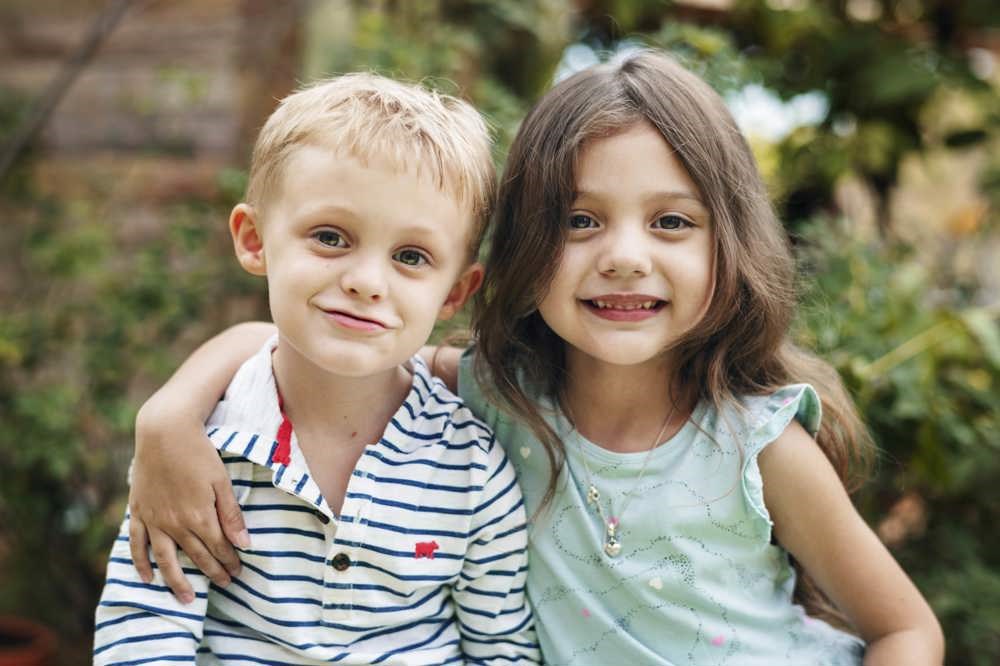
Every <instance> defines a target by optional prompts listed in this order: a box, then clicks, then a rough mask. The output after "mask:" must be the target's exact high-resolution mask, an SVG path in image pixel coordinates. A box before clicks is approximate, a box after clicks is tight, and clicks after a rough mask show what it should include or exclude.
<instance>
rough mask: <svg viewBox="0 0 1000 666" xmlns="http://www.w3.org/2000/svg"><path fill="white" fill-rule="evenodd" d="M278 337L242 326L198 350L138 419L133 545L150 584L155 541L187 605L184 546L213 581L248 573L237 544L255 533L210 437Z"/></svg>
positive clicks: (268, 329)
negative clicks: (253, 363) (219, 414)
mask: <svg viewBox="0 0 1000 666" xmlns="http://www.w3.org/2000/svg"><path fill="white" fill-rule="evenodd" d="M273 333H274V326H273V325H271V324H260V323H251V324H240V325H237V326H234V327H233V328H230V329H228V330H227V331H224V332H223V333H221V334H220V335H218V336H216V337H214V338H212V339H211V340H209V341H208V342H206V343H205V344H204V345H202V346H201V347H200V348H199V349H197V350H196V351H195V352H194V353H193V354H192V355H191V357H190V358H188V360H187V361H185V362H184V364H183V365H181V367H180V368H179V369H178V370H177V372H176V373H175V374H174V376H173V377H171V378H170V380H169V381H168V382H167V383H166V384H165V385H164V386H163V388H161V389H160V390H159V391H158V392H157V393H156V394H155V395H153V397H152V398H150V399H149V401H148V402H147V403H146V404H145V405H143V407H142V409H140V410H139V414H138V416H137V417H136V449H135V459H134V461H133V463H132V482H131V491H130V493H129V513H130V520H129V545H130V547H131V550H132V560H133V562H134V563H135V568H136V570H137V571H138V573H139V575H140V576H141V577H142V579H143V580H144V581H146V582H150V581H152V579H153V571H152V566H151V565H150V561H149V551H148V548H147V544H151V545H152V550H153V556H154V559H155V560H156V566H157V567H158V568H159V569H160V574H161V576H162V577H163V580H164V582H165V583H166V584H167V585H168V586H169V587H170V589H171V590H172V591H173V593H174V594H175V595H176V596H177V598H178V599H180V600H181V601H183V602H185V603H188V602H189V601H190V600H193V596H192V589H191V586H190V584H189V583H188V581H187V579H186V578H185V576H184V573H183V571H182V570H181V567H180V565H179V564H178V561H177V547H178V546H180V547H181V548H182V549H183V550H184V552H185V553H186V554H187V555H188V556H189V557H190V558H191V560H192V561H193V562H194V563H195V565H196V566H198V568H199V569H201V570H202V571H203V572H204V573H205V575H207V576H208V577H209V578H211V580H212V582H214V583H215V584H216V585H219V586H222V587H224V586H226V585H228V584H229V582H230V577H231V576H235V575H238V574H239V572H240V561H239V558H238V556H237V554H236V551H235V550H234V549H233V547H232V545H231V543H232V544H235V545H237V546H239V547H241V548H249V547H250V535H249V533H248V532H247V530H246V526H245V525H244V523H243V514H242V512H241V511H240V507H239V505H238V504H237V502H236V497H235V495H234V494H233V488H232V484H231V483H230V480H229V475H228V473H227V472H226V469H225V466H224V465H223V464H222V461H221V460H220V459H219V456H218V454H217V453H216V451H215V447H214V446H212V443H211V442H210V441H208V438H207V437H206V436H205V428H204V421H205V419H207V418H208V416H209V415H210V414H211V413H212V410H213V409H214V407H215V404H216V402H218V400H219V397H220V396H221V395H222V394H223V393H224V392H225V390H226V387H227V386H228V385H229V382H230V381H231V380H232V377H233V375H234V374H235V373H236V370H237V369H238V368H239V366H240V365H241V364H242V363H243V362H244V361H245V360H246V359H247V358H249V357H250V356H251V355H252V354H253V353H255V352H256V351H257V350H258V349H259V348H260V346H261V345H262V344H263V343H264V341H265V340H266V339H267V338H268V337H270V336H271V335H272V334H273Z"/></svg>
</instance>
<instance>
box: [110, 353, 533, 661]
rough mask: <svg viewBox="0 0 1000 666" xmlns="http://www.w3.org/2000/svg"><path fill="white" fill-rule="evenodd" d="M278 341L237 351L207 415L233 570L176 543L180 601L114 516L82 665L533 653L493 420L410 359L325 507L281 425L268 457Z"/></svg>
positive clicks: (518, 544)
mask: <svg viewBox="0 0 1000 666" xmlns="http://www.w3.org/2000/svg"><path fill="white" fill-rule="evenodd" d="M275 343H276V338H275V339H272V340H271V341H269V342H268V344H267V345H265V347H264V348H263V349H262V350H261V351H260V352H259V353H258V354H257V355H256V356H254V357H253V358H251V359H250V360H249V361H247V363H245V364H244V365H243V367H242V368H241V369H240V370H239V372H238V373H237V375H236V376H235V377H234V379H233V382H232V383H231V384H230V386H229V389H228V390H227V392H226V395H225V397H224V399H223V401H222V402H220V403H219V405H218V406H217V408H216V410H215V411H214V413H213V414H212V417H211V418H210V419H209V423H208V426H207V432H208V435H209V439H211V440H212V442H213V443H214V444H215V446H216V448H217V449H218V450H219V455H220V456H221V457H222V460H223V462H224V463H225V465H226V468H227V470H228V471H229V475H230V477H231V479H232V481H233V488H234V491H235V493H236V497H237V500H238V501H239V503H240V506H241V507H242V509H243V515H244V518H245V520H246V523H247V527H248V528H249V531H250V534H251V539H252V541H253V545H252V547H251V548H250V549H247V550H240V551H239V553H240V559H241V561H242V564H243V569H242V572H241V574H240V575H239V576H238V577H236V578H234V579H233V581H232V583H231V584H230V585H229V586H228V587H226V588H225V589H223V588H219V587H216V586H215V585H212V584H211V582H210V581H209V580H208V578H207V577H205V576H204V575H203V574H202V573H201V572H200V571H199V570H198V569H197V568H195V567H194V565H193V564H192V563H191V561H190V560H189V559H188V558H187V557H186V556H184V555H183V554H181V562H182V565H183V566H184V571H185V572H186V574H187V575H188V578H189V580H190V581H191V583H192V585H193V587H194V590H195V595H196V598H195V601H194V602H193V603H191V604H189V605H183V604H181V603H180V602H179V601H177V600H176V599H175V598H174V597H173V595H172V594H171V593H170V590H169V589H168V588H167V587H166V586H165V585H164V582H163V579H162V577H161V576H160V573H159V571H158V570H157V569H155V568H154V573H155V578H154V580H153V582H152V583H151V584H145V583H143V582H142V580H141V579H140V578H139V577H138V574H137V573H136V571H135V568H134V566H133V563H132V559H131V556H130V552H129V544H128V516H126V517H125V521H124V523H123V525H122V528H121V531H120V532H119V536H118V538H117V540H116V542H115V544H114V547H113V549H112V552H111V558H110V561H109V563H108V573H107V581H106V583H105V587H104V592H103V594H102V596H101V601H100V604H99V606H98V608H97V619H96V628H95V635H94V664H99V665H102V666H103V665H108V666H111V665H118V666H125V665H132V664H135V665H139V664H177V663H197V664H269V665H270V664H274V665H278V664H281V665H284V664H296V665H299V664H319V663H326V662H335V663H338V664H386V665H397V664H398V665H406V666H410V665H417V664H421V665H429V664H463V663H472V664H511V663H536V662H537V661H538V659H539V652H538V646H537V643H536V639H535V633H534V630H533V628H532V617H531V611H530V609H529V607H528V602H527V600H526V597H525V593H524V582H525V574H526V571H527V548H526V530H525V513H524V505H523V499H522V497H521V491H520V489H519V488H518V486H517V483H516V479H515V476H514V470H513V468H512V466H511V464H510V463H509V461H508V459H507V457H506V456H505V455H504V452H503V449H502V447H500V446H499V445H498V444H497V443H496V442H495V441H494V439H493V435H492V433H491V432H490V430H489V429H488V428H486V426H485V425H483V423H482V422H480V421H478V420H477V419H476V418H475V417H473V416H472V413H471V412H470V411H469V410H468V409H467V408H466V407H465V406H464V405H463V404H462V402H461V401H460V400H459V399H458V398H456V397H455V396H454V395H453V394H451V393H450V392H449V391H448V390H447V389H446V388H445V387H444V385H443V384H442V383H441V382H440V381H439V380H437V379H435V378H432V377H431V376H430V373H429V372H428V371H427V367H426V366H425V365H424V363H423V362H422V361H421V360H420V359H419V358H416V357H415V358H414V359H413V360H412V361H411V363H410V365H411V371H412V374H413V382H412V385H411V388H410V391H409V394H408V395H407V397H406V399H405V401H404V402H403V404H402V405H401V406H400V408H399V410H397V411H396V413H395V415H394V416H393V418H392V419H391V420H390V422H389V424H388V426H387V427H386V430H385V433H384V434H383V436H382V438H381V439H380V440H379V441H378V442H376V443H374V444H370V445H368V446H367V447H366V448H365V450H364V452H363V453H362V455H361V457H360V459H359V460H358V463H357V466H356V467H355V469H354V472H353V475H352V477H351V479H350V482H349V485H348V487H347V493H346V496H345V498H344V503H343V507H342V509H341V513H340V516H336V515H334V513H333V512H332V511H331V509H330V508H329V506H328V505H327V503H326V501H325V500H324V499H323V496H322V494H321V493H320V490H319V487H318V486H317V485H316V483H315V481H314V480H313V478H312V476H311V475H310V474H309V470H308V467H307V466H306V461H305V459H304V457H303V455H302V453H301V450H300V449H299V448H298V444H297V441H296V438H295V436H294V433H293V435H292V438H291V460H290V462H289V464H288V465H287V466H286V465H284V464H281V463H279V462H274V461H272V459H271V458H272V454H273V451H274V449H275V448H276V446H277V442H276V441H275V435H276V433H277V431H278V427H279V425H280V423H281V420H282V417H281V412H280V410H279V407H278V398H277V390H276V387H275V382H274V377H273V374H272V370H271V350H272V349H273V346H274V344H275ZM154 567H155V565H154Z"/></svg>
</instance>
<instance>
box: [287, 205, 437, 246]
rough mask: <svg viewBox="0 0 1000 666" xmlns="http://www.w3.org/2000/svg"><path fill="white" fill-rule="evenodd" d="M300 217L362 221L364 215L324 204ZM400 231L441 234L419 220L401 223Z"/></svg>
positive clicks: (427, 235)
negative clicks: (343, 218)
mask: <svg viewBox="0 0 1000 666" xmlns="http://www.w3.org/2000/svg"><path fill="white" fill-rule="evenodd" d="M298 217H299V218H300V219H303V220H307V221H309V222H315V221H317V219H320V220H321V219H323V218H326V217H346V218H348V219H350V220H353V221H362V216H361V215H360V214H359V213H358V212H357V211H356V210H354V209H353V208H351V207H350V206H342V205H340V204H323V205H320V206H316V207H314V208H308V209H306V210H304V211H302V212H301V213H300V214H299V216H298ZM399 232H400V233H401V234H404V235H418V236H425V237H430V238H433V237H434V236H436V235H440V230H436V229H435V228H434V227H433V226H431V225H425V224H421V223H420V222H419V221H416V222H410V223H408V224H405V225H400V227H399Z"/></svg>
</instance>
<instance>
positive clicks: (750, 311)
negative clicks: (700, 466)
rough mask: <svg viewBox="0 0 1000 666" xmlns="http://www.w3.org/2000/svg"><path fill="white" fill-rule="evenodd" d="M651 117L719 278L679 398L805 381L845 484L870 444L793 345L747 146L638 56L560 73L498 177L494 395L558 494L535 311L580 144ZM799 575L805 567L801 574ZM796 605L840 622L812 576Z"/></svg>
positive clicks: (777, 247) (789, 282)
mask: <svg viewBox="0 0 1000 666" xmlns="http://www.w3.org/2000/svg"><path fill="white" fill-rule="evenodd" d="M638 122H648V123H649V124H651V125H652V126H653V127H655V128H656V129H657V130H658V131H659V132H660V133H661V134H662V136H663V138H664V140H665V141H666V142H667V144H668V145H669V146H670V147H671V148H672V149H673V151H674V155H675V156H676V157H677V159H679V160H680V162H681V163H682V165H683V166H684V168H685V169H686V170H687V172H688V174H689V175H690V176H691V178H692V180H693V181H694V182H695V183H696V184H697V186H698V187H699V189H700V192H701V195H702V198H703V201H704V202H705V204H706V206H707V207H708V208H709V211H710V212H711V216H712V224H713V228H714V235H715V273H716V281H715V287H714V291H713V294H712V301H711V303H710V305H709V308H708V311H707V312H706V314H705V316H704V317H703V318H702V320H701V321H699V322H698V323H697V324H696V325H695V326H694V327H693V328H692V329H691V330H689V331H687V332H686V333H685V334H684V335H683V336H682V338H681V339H680V340H678V341H677V342H676V343H675V344H674V345H673V346H672V349H671V351H672V352H673V354H674V355H675V357H676V358H677V359H678V363H679V365H678V374H677V377H676V378H675V379H676V386H678V387H681V388H683V389H684V390H686V391H688V392H689V393H688V395H683V396H678V397H679V399H681V400H685V401H691V402H693V401H695V400H706V401H709V402H711V403H713V404H715V405H716V407H719V408H721V407H723V406H724V405H725V404H727V403H730V404H731V403H736V402H738V399H739V397H740V396H747V395H766V394H770V393H773V392H774V391H776V390H777V389H779V388H780V387H782V386H784V385H787V384H790V383H799V382H807V383H810V384H812V385H813V386H814V387H815V388H816V390H817V391H818V393H819V395H820V397H821V402H822V409H823V412H824V419H823V423H822V426H821V429H820V431H819V433H818V435H817V441H818V443H819V445H820V447H821V448H822V449H823V452H824V453H825V454H826V456H827V458H828V459H829V460H830V462H831V463H832V464H833V466H834V468H835V469H836V470H837V473H838V474H839V475H840V478H841V480H842V481H843V482H844V485H845V486H846V487H847V488H848V490H851V491H853V490H854V489H856V488H857V487H858V486H859V485H860V484H861V482H862V480H863V479H864V478H866V476H867V471H868V468H869V465H870V462H871V455H872V451H873V446H872V442H871V439H870V437H869V435H868V432H867V430H866V428H865V427H864V425H863V423H862V421H861V419H860V418H859V416H858V413H857V411H856V409H855V407H854V404H853V402H852V400H851V399H850V397H849V396H848V394H847V392H846V391H845V389H844V387H843V385H842V383H841V381H840V379H839V377H838V375H837V373H836V371H835V370H833V368H831V367H830V366H829V365H828V364H826V363H825V362H823V361H822V360H820V359H819V358H817V357H816V356H814V355H812V354H810V353H809V352H807V351H805V350H803V349H799V348H797V347H796V346H795V345H794V344H793V343H792V342H791V341H790V338H789V326H790V324H791V320H792V317H793V311H794V304H795V288H794V283H793V277H794V262H793V259H792V255H791V251H790V248H789V245H788V240H787V237H786V234H785V232H784V230H783V228H782V226H781V225H780V223H779V222H778V220H777V218H776V216H775V213H774V210H773V208H772V206H771V204H770V201H769V198H768V196H767V191H766V189H765V186H764V184H763V182H762V180H761V177H760V174H759V172H758V169H757V165H756V162H755V160H754V157H753V154H752V152H751V151H750V148H749V146H748V144H747V142H746V140H745V138H744V137H743V135H742V134H741V133H740V131H739V129H738V128H737V126H736V123H735V122H734V121H733V119H732V116H731V115H730V113H729V111H728V110H727V109H726V107H725V105H724V104H723V102H722V100H721V98H720V97H719V95H718V94H716V93H715V91H713V90H712V89H711V88H710V87H709V86H708V85H707V84H706V83H705V82H704V81H702V80H701V79H699V78H698V77H697V76H696V75H694V74H693V73H691V72H689V71H688V70H686V69H685V68H684V67H682V66H681V65H679V64H678V63H677V62H675V61H674V60H673V59H672V58H670V57H668V56H666V55H664V54H662V53H659V52H655V51H641V52H638V53H635V54H630V55H629V56H627V57H625V58H624V59H621V60H617V61H615V62H613V63H608V64H604V65H599V66H596V67H592V68H590V69H587V70H584V71H582V72H579V73H577V74H575V75H574V76H572V77H570V78H568V79H566V80H565V81H563V82H561V83H560V84H558V85H557V86H555V87H554V88H553V89H552V90H551V91H549V92H548V93H547V94H546V95H545V97H543V98H542V100H541V101H540V102H539V103H538V104H537V105H536V106H535V107H534V109H532V111H531V112H530V113H529V114H528V116H527V118H526V119H525V120H524V122H523V124H522V126H521V129H520V131H519V132H518V135H517V137H516V138H515V140H514V143H513V144H512V146H511V149H510V154H509V156H508V159H507V166H506V169H505V171H504V174H503V176H502V178H501V185H500V192H499V198H498V206H497V212H496V222H495V229H494V232H493V234H492V243H491V247H490V251H489V254H488V258H487V269H486V277H485V282H484V285H483V288H482V290H481V291H480V292H479V295H478V296H477V298H476V299H475V301H474V303H475V315H474V327H475V333H476V339H477V346H478V353H477V355H476V358H477V361H476V368H475V371H476V375H477V379H478V381H479V383H480V385H481V386H483V387H486V390H487V391H488V392H489V394H490V397H491V398H492V399H493V401H494V402H495V403H496V404H498V405H499V406H501V407H502V408H503V409H504V410H505V411H508V412H509V413H511V414H512V415H513V416H514V417H515V418H517V419H519V420H521V421H523V422H525V423H526V424H528V425H529V426H530V427H531V429H532V431H533V432H534V433H535V435H536V436H537V437H538V439H539V441H541V442H542V444H543V445H544V448H545V451H546V455H547V457H548V460H549V463H550V465H551V470H552V474H551V476H550V479H549V484H548V487H547V490H546V493H545V495H544V497H543V501H542V506H543V507H544V506H546V505H547V504H548V503H549V502H550V501H551V499H552V497H553V495H554V493H555V490H556V479H557V473H558V470H559V469H561V467H562V465H563V463H564V461H565V451H564V449H563V445H562V442H561V441H560V439H559V437H558V436H557V434H556V433H555V431H554V430H553V429H552V428H551V427H550V426H549V425H548V423H546V421H545V419H544V416H543V414H542V413H541V412H540V410H539V407H538V405H537V404H536V403H535V401H534V400H533V399H532V396H533V395H538V394H545V395H548V396H551V397H553V398H556V399H558V398H559V397H560V396H561V395H562V392H563V387H564V382H565V378H566V366H565V343H564V342H563V341H562V340H561V339H560V338H559V337H558V336H557V335H556V334H555V333H554V332H553V331H552V330H551V329H550V328H549V327H548V326H547V325H546V324H545V322H544V321H543V320H542V318H541V317H540V315H539V314H538V309H537V308H538V304H539V302H540V301H541V299H542V297H543V296H544V294H545V291H546V289H547V288H548V285H549V283H550V281H551V280H552V277H553V274H554V272H555V270H556V268H557V266H558V264H559V260H560V256H561V252H562V248H563V245H564V242H565V234H566V225H565V223H564V220H565V219H566V216H567V215H568V213H569V209H570V206H571V204H572V199H573V192H574V189H575V187H574V185H575V173H574V172H575V167H576V162H577V158H578V156H579V153H580V150H581V148H582V147H583V145H584V144H585V143H586V142H587V141H590V140H592V139H595V138H600V137H606V136H611V135H614V134H616V133H619V132H622V131H623V130H625V129H627V128H629V127H631V126H633V125H635V124H636V123H638ZM800 573H801V572H800ZM799 581H800V585H799V587H798V588H797V597H798V599H799V601H800V602H802V603H803V604H804V605H805V606H806V607H807V608H808V610H809V612H810V613H811V614H813V615H815V616H819V617H823V618H824V619H827V620H830V621H832V622H833V623H834V624H837V625H839V626H846V621H845V620H844V618H843V616H841V615H840V614H839V613H838V612H837V611H836V609H835V608H834V607H833V605H832V604H831V603H830V602H829V601H828V600H827V599H826V598H825V597H824V596H823V595H822V594H821V593H819V590H818V588H817V587H816V586H815V585H814V583H813V582H812V581H811V580H809V579H808V577H806V576H803V575H800V577H799Z"/></svg>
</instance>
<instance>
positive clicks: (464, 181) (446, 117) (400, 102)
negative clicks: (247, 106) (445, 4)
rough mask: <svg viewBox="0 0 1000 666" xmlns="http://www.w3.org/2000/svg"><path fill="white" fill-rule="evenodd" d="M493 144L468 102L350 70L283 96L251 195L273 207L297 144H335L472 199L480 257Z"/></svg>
mask: <svg viewBox="0 0 1000 666" xmlns="http://www.w3.org/2000/svg"><path fill="white" fill-rule="evenodd" d="M491 143H492V140H491V137H490V132H489V129H488V128H487V126H486V123H485V122H484V120H483V117H482V116H481V115H480V114H479V113H478V112H477V111H476V110H475V109H474V108H473V107H472V106H471V105H470V104H468V103H467V102H464V101H462V100H460V99H458V98H456V97H453V96H451V95H445V94H443V93H439V92H435V91H432V90H430V89H428V88H425V87H423V86H421V85H417V84H410V83H403V82H401V81H395V80H393V79H389V78H386V77H384V76H379V75H377V74H371V73H360V72H359V73H353V74H344V75H342V76H337V77H333V78H329V79H324V80H320V81H316V82H315V83H313V84H311V85H308V86H306V87H303V88H301V89H299V90H298V91H296V92H294V93H292V94H291V95H289V96H287V97H285V98H284V99H283V100H281V103H280V104H279V105H278V108H277V109H275V111H274V112H273V113H272V114H271V116H270V117H269V118H268V119H267V122H266V123H265V124H264V127H263V128H261V131H260V134H259V135H258V137H257V141H256V143H255V144H254V149H253V157H252V160H251V165H250V178H249V183H248V185H247V195H246V198H247V202H248V203H249V204H250V205H252V206H254V207H256V208H260V209H266V206H267V204H268V202H269V201H271V199H272V198H273V196H274V195H275V193H276V191H277V189H278V188H279V187H280V185H281V182H282V176H283V171H284V166H285V164H286V162H287V160H288V157H289V156H290V155H291V153H292V152H293V151H294V149H295V148H296V147H299V146H302V145H317V146H320V147H323V148H330V149H331V150H333V151H334V152H335V153H336V154H338V155H344V156H348V157H353V158H355V159H357V160H359V161H360V162H361V163H362V164H366V165H367V164H371V163H373V162H383V163H387V164H388V165H389V167H390V168H392V169H394V170H398V171H412V172H414V173H416V174H417V175H418V176H422V177H427V178H429V179H430V180H431V181H432V182H433V183H434V184H435V185H436V186H437V187H438V188H439V189H441V190H442V191H446V192H448V193H449V194H451V195H453V196H454V197H455V198H456V199H457V200H459V201H460V202H462V203H463V204H464V205H467V206H468V207H469V208H470V210H471V211H472V214H473V216H474V220H475V227H474V233H473V234H472V235H471V236H472V238H471V248H470V250H471V251H472V255H473V256H474V254H475V249H476V248H478V247H479V241H480V240H481V238H482V232H483V229H484V228H485V225H486V220H487V218H488V217H489V214H490V212H491V211H492V205H493V199H494V192H495V183H496V171H495V168H494V166H493V160H492V157H491V154H490V148H491Z"/></svg>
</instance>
